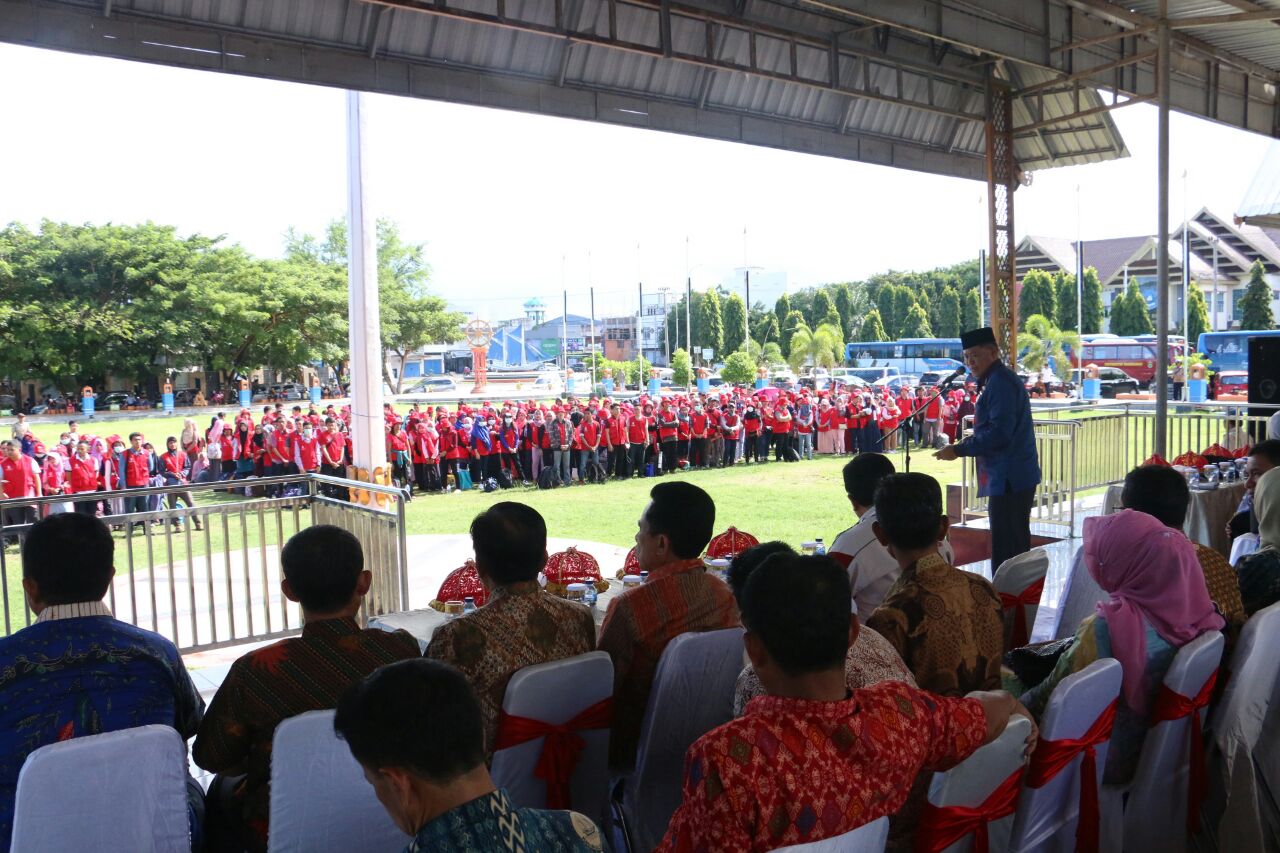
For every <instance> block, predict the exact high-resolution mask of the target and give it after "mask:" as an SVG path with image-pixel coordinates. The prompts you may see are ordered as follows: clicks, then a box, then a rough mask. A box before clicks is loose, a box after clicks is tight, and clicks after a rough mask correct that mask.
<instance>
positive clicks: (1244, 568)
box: [1236, 468, 1280, 616]
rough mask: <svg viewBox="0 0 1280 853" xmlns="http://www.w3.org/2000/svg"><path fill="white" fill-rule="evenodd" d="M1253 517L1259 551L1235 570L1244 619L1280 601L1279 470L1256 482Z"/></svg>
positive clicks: (1270, 472)
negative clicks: (1238, 579) (1254, 517)
mask: <svg viewBox="0 0 1280 853" xmlns="http://www.w3.org/2000/svg"><path fill="white" fill-rule="evenodd" d="M1253 513H1254V515H1255V516H1256V517H1257V519H1258V550H1256V551H1254V552H1253V553H1252V554H1250V555H1249V556H1247V557H1245V558H1244V559H1242V560H1241V561H1240V564H1239V565H1238V566H1236V572H1237V573H1238V574H1239V577H1240V598H1241V600H1242V601H1243V603H1244V612H1245V615H1246V616H1252V615H1253V614H1255V613H1257V612H1258V611H1259V610H1261V609H1263V608H1264V607H1269V606H1270V605H1272V604H1275V603H1276V602H1277V601H1280V468H1272V469H1271V470H1270V471H1267V472H1266V473H1265V474H1263V475H1262V476H1261V477H1259V478H1258V485H1257V486H1255V487H1254V490H1253Z"/></svg>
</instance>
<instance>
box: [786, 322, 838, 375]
mask: <svg viewBox="0 0 1280 853" xmlns="http://www.w3.org/2000/svg"><path fill="white" fill-rule="evenodd" d="M842 350H843V347H842V346H841V343H840V327H839V326H833V325H828V324H826V323H824V324H822V325H821V326H819V327H818V328H817V329H810V328H809V327H808V326H806V325H804V324H803V323H802V324H800V326H799V328H797V329H796V330H795V334H793V335H792V336H791V350H790V351H789V352H788V353H787V363H788V364H790V365H791V369H792V370H795V371H799V370H800V369H801V368H803V367H805V366H806V365H809V366H813V367H835V365H836V364H837V363H838V361H839V360H840V358H839V353H840V352H841V351H842Z"/></svg>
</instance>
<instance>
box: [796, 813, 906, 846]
mask: <svg viewBox="0 0 1280 853" xmlns="http://www.w3.org/2000/svg"><path fill="white" fill-rule="evenodd" d="M888 840H889V818H887V817H881V818H876V819H875V820H873V821H871V823H864V824H863V825H862V826H860V827H858V828H857V829H851V830H849V831H848V832H846V833H845V834H844V835H837V836H836V837H835V838H824V839H823V840H821V841H810V842H809V843H808V844H792V845H791V846H790V847H778V848H776V849H775V850H774V853H884V845H885V842H887V841H888Z"/></svg>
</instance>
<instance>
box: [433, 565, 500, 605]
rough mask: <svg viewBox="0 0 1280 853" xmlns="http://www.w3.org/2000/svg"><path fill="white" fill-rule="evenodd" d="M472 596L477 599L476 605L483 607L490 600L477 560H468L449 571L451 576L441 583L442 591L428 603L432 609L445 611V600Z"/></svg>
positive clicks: (459, 599) (457, 599) (456, 599)
mask: <svg viewBox="0 0 1280 853" xmlns="http://www.w3.org/2000/svg"><path fill="white" fill-rule="evenodd" d="M468 596H470V597H471V598H473V599H475V602H476V607H483V606H484V604H485V602H486V601H488V600H489V591H488V590H487V589H485V588H484V584H482V583H481V582H480V574H479V572H477V571H476V561H475V560H467V561H466V562H465V563H463V564H462V565H461V566H459V567H458V568H456V569H454V570H453V571H451V572H449V576H448V577H446V578H445V579H444V583H442V584H440V591H439V592H437V593H436V597H435V598H433V599H432V600H431V603H430V604H429V605H428V606H429V607H430V608H431V609H432V610H439V611H440V612H441V613H444V612H445V602H448V601H462V600H463V599H465V598H467V597H468Z"/></svg>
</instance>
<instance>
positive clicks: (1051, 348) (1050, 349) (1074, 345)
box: [1018, 314, 1080, 380]
mask: <svg viewBox="0 0 1280 853" xmlns="http://www.w3.org/2000/svg"><path fill="white" fill-rule="evenodd" d="M1018 346H1019V348H1021V349H1022V350H1023V353H1024V354H1023V356H1022V363H1023V364H1025V365H1026V366H1027V368H1028V369H1029V370H1034V371H1040V370H1043V369H1044V368H1046V367H1048V366H1050V363H1052V366H1053V369H1054V373H1056V374H1057V375H1058V378H1059V379H1063V380H1065V379H1067V377H1068V376H1069V375H1070V370H1071V360H1070V359H1069V358H1068V357H1067V347H1070V348H1071V351H1072V352H1079V351H1080V336H1079V335H1077V334H1076V333H1075V332H1064V331H1062V330H1060V329H1059V328H1058V327H1057V326H1055V325H1054V324H1053V321H1052V320H1050V319H1049V318H1048V317H1045V316H1044V315H1043V314H1032V315H1031V316H1030V317H1028V318H1027V325H1026V330H1025V331H1022V332H1019V333H1018Z"/></svg>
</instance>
